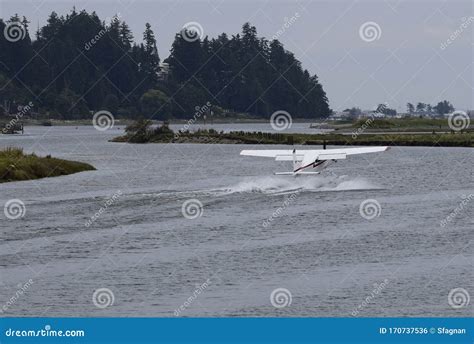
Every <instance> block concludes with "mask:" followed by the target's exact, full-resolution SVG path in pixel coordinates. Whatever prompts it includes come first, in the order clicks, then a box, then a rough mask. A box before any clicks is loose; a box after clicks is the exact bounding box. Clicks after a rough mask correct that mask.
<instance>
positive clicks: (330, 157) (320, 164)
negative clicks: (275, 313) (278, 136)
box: [240, 146, 390, 174]
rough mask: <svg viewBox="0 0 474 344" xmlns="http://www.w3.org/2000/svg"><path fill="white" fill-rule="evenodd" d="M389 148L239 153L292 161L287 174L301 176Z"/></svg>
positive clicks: (278, 150) (246, 150)
mask: <svg viewBox="0 0 474 344" xmlns="http://www.w3.org/2000/svg"><path fill="white" fill-rule="evenodd" d="M389 148H390V147H387V146H384V147H360V148H359V147H357V148H336V149H267V150H249V149H245V150H243V151H241V152H240V155H245V156H256V157H264V158H274V159H275V160H276V161H293V172H289V173H292V174H295V173H300V174H302V173H303V172H302V171H303V170H304V169H306V168H310V167H312V168H313V169H316V170H318V171H320V170H322V169H323V168H325V167H326V166H328V165H329V164H330V163H331V162H333V161H336V160H342V159H346V157H347V156H348V155H356V154H367V153H377V152H384V151H386V150H387V149H389ZM306 173H308V172H306Z"/></svg>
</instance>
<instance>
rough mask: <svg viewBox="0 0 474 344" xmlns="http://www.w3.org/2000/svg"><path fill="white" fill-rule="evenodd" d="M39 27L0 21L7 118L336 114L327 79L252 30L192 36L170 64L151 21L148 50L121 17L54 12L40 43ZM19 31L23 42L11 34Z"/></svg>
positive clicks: (0, 74) (0, 82)
mask: <svg viewBox="0 0 474 344" xmlns="http://www.w3.org/2000/svg"><path fill="white" fill-rule="evenodd" d="M29 24H30V23H29V22H28V20H27V19H26V18H25V17H19V16H18V15H15V16H13V17H11V18H10V19H9V20H7V21H3V20H2V19H0V33H4V34H3V35H2V34H0V115H2V114H3V115H5V114H12V113H14V112H15V111H16V109H17V107H18V105H20V106H21V105H22V104H27V103H29V102H30V101H31V102H32V103H33V104H34V112H36V113H39V114H41V115H47V116H48V117H50V118H58V119H80V118H90V117H91V114H92V113H94V112H95V111H98V110H108V111H110V112H112V113H113V114H114V116H116V117H124V118H138V117H146V118H153V119H161V120H164V119H171V118H189V117H190V116H192V115H193V114H194V112H195V111H196V110H195V109H196V108H197V107H199V106H202V105H204V104H207V103H208V102H210V103H211V104H212V109H213V112H214V113H216V114H222V115H225V114H226V113H247V114H250V115H252V116H256V117H262V118H268V117H269V116H270V115H271V114H272V113H273V112H274V111H276V110H285V111H287V112H289V113H290V114H291V115H292V116H293V117H302V118H319V117H326V116H328V115H329V114H330V113H331V110H330V108H329V105H328V99H327V97H326V94H325V92H324V90H323V88H322V85H321V84H320V82H319V81H318V78H317V76H316V75H311V74H310V73H309V72H308V71H307V70H306V69H303V68H302V66H301V63H300V62H299V61H298V60H297V59H296V58H295V56H294V55H293V54H292V53H291V52H289V51H287V50H285V48H284V47H283V45H282V44H281V42H279V41H278V40H276V39H275V40H272V41H269V40H267V39H265V38H263V37H259V36H258V35H257V30H256V28H255V27H254V26H252V25H250V24H249V23H245V24H244V25H243V27H242V32H241V33H238V34H235V35H232V36H231V37H229V36H228V35H227V34H226V33H222V34H221V35H219V36H218V37H216V38H209V37H207V36H206V37H199V36H196V34H197V33H196V32H194V31H188V30H186V29H183V30H181V31H180V32H178V33H177V34H176V36H175V38H174V42H173V44H172V47H171V50H170V54H169V56H168V57H167V58H166V59H165V60H164V61H161V60H160V55H159V53H158V48H157V44H156V36H155V33H154V32H153V30H152V29H151V25H150V24H149V23H146V24H145V29H144V32H143V42H142V43H137V42H135V41H134V37H133V35H132V32H131V30H130V28H129V26H128V25H127V23H126V22H125V21H123V20H121V18H120V16H119V15H116V16H114V17H113V18H111V19H109V20H101V19H100V18H99V16H98V15H97V14H96V13H95V12H92V13H88V12H87V11H85V10H82V11H79V12H78V11H76V10H75V9H73V10H72V11H71V12H70V13H68V14H67V15H65V16H62V15H61V16H60V15H58V14H57V13H55V12H52V13H51V15H50V16H49V18H48V19H47V23H46V24H45V25H44V26H43V27H40V28H38V29H37V31H36V33H35V35H34V39H33V38H32V37H31V35H30V25H29ZM14 26H16V29H19V30H20V32H19V33H20V36H21V37H20V38H21V39H17V38H18V37H13V36H12V37H9V36H8V32H9V29H12V28H13V27H14ZM17 33H18V32H17ZM190 37H191V38H192V39H190ZM160 62H164V64H163V63H162V64H160ZM163 66H165V67H166V68H163ZM168 67H169V71H168Z"/></svg>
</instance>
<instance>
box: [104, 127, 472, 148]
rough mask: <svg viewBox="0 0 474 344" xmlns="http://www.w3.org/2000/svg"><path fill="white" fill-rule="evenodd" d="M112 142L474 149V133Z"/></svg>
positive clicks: (192, 136)
mask: <svg viewBox="0 0 474 344" xmlns="http://www.w3.org/2000/svg"><path fill="white" fill-rule="evenodd" d="M110 142H119V143H142V144H144V143H195V144H254V145H259V144H268V145H271V144H279V145H307V146H322V145H325V144H326V145H333V146H341V145H345V146H427V147H433V146H440V147H469V148H471V147H474V133H472V132H468V133H455V134H453V133H448V134H446V133H445V134H433V133H426V134H423V133H422V134H420V133H417V134H390V133H387V134H370V133H366V134H362V135H347V134H333V133H331V134H294V133H292V134H285V133H262V132H242V131H240V132H229V133H218V132H216V131H207V130H203V131H198V132H194V133H190V132H186V133H173V134H172V135H171V134H168V135H159V134H153V133H150V134H149V135H148V136H146V137H143V136H141V137H140V140H137V139H136V138H135V137H134V136H133V135H123V136H119V137H115V138H113V139H111V140H110Z"/></svg>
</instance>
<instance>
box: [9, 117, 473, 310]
mask: <svg viewBox="0 0 474 344" xmlns="http://www.w3.org/2000/svg"><path fill="white" fill-rule="evenodd" d="M303 127H304V128H307V126H306V125H305V126H302V128H303ZM229 128H230V129H239V130H241V129H242V130H254V128H255V125H252V124H240V125H238V126H235V127H229V126H227V127H226V128H225V129H229ZM305 130H306V129H305ZM121 132H122V131H121V130H119V129H117V128H113V129H110V130H108V131H105V132H100V131H97V130H95V129H94V128H93V127H88V126H79V127H67V126H66V127H59V126H58V127H27V128H26V129H25V134H24V135H16V136H6V135H3V136H0V147H6V146H16V147H23V148H24V150H25V151H26V152H35V153H36V154H38V155H46V154H51V155H52V156H54V157H60V158H65V159H71V160H78V161H84V162H88V163H90V164H92V165H94V166H95V167H96V168H97V171H92V172H83V173H78V174H74V175H69V176H62V177H55V178H46V179H41V180H34V181H24V182H13V183H6V184H0V202H1V205H2V207H3V205H4V204H5V203H6V202H7V201H9V200H11V199H19V200H21V201H22V202H23V203H24V204H25V208H24V213H23V214H22V215H23V216H22V217H20V218H18V219H9V218H7V217H6V216H4V214H3V212H2V213H0V214H1V216H2V221H1V224H0V302H1V305H0V309H2V311H3V312H4V314H3V316H78V317H80V316H119V317H122V316H123V317H125V316H127V317H128V316H133V317H138V316H147V317H148V316H160V317H161V316H164V317H167V316H169V317H173V316H185V317H186V316H205V317H214V316H219V317H220V316H305V317H306V316H317V317H332V316H337V317H346V316H349V317H350V316H358V317H367V316H382V317H385V316H396V317H398V316H434V317H439V316H448V317H456V316H471V315H472V302H471V303H470V304H467V305H464V306H463V307H456V305H454V306H453V305H452V297H451V296H450V297H448V294H449V293H450V291H452V290H458V289H456V288H463V289H464V291H467V292H468V293H469V292H470V293H471V294H472V292H473V290H474V289H473V286H474V278H473V272H472V271H473V266H472V263H473V249H472V242H473V240H472V239H473V224H474V216H473V213H474V212H473V205H474V198H473V197H474V178H473V177H474V172H473V168H472V166H473V158H474V150H473V149H472V148H445V147H393V148H392V149H391V150H389V151H387V152H385V153H382V154H370V155H363V156H359V157H351V158H349V159H347V160H344V161H340V162H338V163H336V164H334V165H332V166H331V167H330V168H329V169H328V170H326V171H325V172H324V173H323V174H322V175H321V176H304V177H298V178H292V177H286V176H278V177H277V176H273V172H274V171H287V170H288V168H289V166H287V163H285V162H275V161H273V159H259V158H252V157H241V156H239V152H240V150H241V149H249V148H250V147H251V146H246V145H219V144H211V145H199V144H146V145H132V144H123V143H111V142H108V140H109V139H110V138H112V137H114V136H117V135H119V134H120V133H121ZM258 148H259V149H264V148H277V147H276V146H259V147H258ZM281 148H288V146H281ZM303 148H309V147H303ZM328 148H331V147H328ZM364 202H365V203H364ZM367 203H368V204H369V206H370V205H371V206H372V208H371V209H370V208H367V212H364V211H362V212H361V204H362V205H363V204H367ZM183 204H186V205H190V207H189V208H186V209H185V211H184V212H183ZM193 205H195V206H196V207H195V208H193ZM201 205H202V207H201ZM362 209H363V210H364V208H362ZM370 210H375V212H374V213H370ZM184 215H186V216H184ZM19 290H21V293H20V292H19ZM94 292H96V294H94ZM100 292H104V293H105V294H104V295H105V296H104V299H101V300H98V299H97V297H98V296H97V295H98V293H100ZM272 292H273V294H272ZM272 295H273V297H274V298H273V299H272V298H271V296H272ZM275 295H277V296H278V297H277V298H275ZM465 296H469V294H468V295H465ZM2 305H3V307H2ZM105 306H106V307H105Z"/></svg>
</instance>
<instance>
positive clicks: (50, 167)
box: [0, 148, 95, 183]
mask: <svg viewBox="0 0 474 344" xmlns="http://www.w3.org/2000/svg"><path fill="white" fill-rule="evenodd" d="M90 170H95V168H94V167H93V166H91V165H89V164H86V163H83V162H77V161H68V160H62V159H56V158H51V156H49V155H48V156H46V157H38V156H36V155H35V154H34V153H33V154H25V153H23V149H20V148H6V149H3V150H0V183H5V182H12V181H19V180H31V179H39V178H46V177H56V176H63V175H68V174H73V173H77V172H82V171H90Z"/></svg>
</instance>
